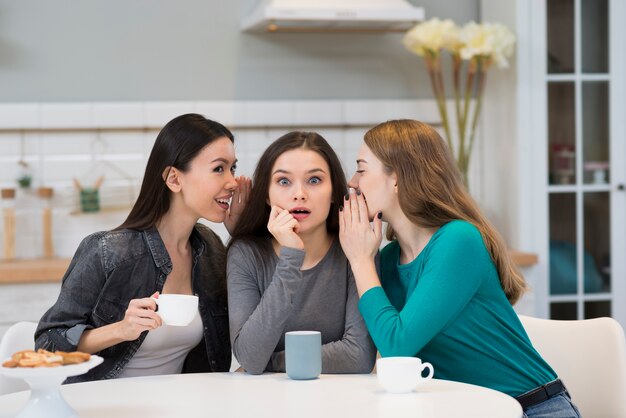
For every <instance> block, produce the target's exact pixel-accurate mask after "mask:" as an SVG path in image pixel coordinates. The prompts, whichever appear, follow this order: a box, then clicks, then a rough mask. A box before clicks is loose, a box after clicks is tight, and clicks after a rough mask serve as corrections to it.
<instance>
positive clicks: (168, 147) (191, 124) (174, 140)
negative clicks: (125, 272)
mask: <svg viewBox="0 0 626 418" xmlns="http://www.w3.org/2000/svg"><path fill="white" fill-rule="evenodd" d="M223 137H226V138H228V139H230V140H231V142H233V143H234V142H235V138H234V137H233V134H232V133H231V132H230V131H229V130H228V129H227V128H226V127H225V126H224V125H222V124H221V123H218V122H215V121H212V120H209V119H207V118H205V117H204V116H202V115H198V114H196V113H188V114H185V115H181V116H178V117H176V118H174V119H172V120H171V121H169V122H168V123H167V125H165V126H164V127H163V129H161V132H159V135H158V136H157V139H156V142H155V143H154V146H153V147H152V152H150V157H149V158H148V164H147V165H146V172H145V173H144V176H143V182H142V183H141V190H140V191H139V196H138V197H137V201H136V202H135V204H134V206H133V208H132V209H131V211H130V214H129V215H128V217H127V218H126V220H125V221H124V223H122V224H121V225H120V226H118V227H117V228H115V229H125V228H126V229H136V230H140V231H143V230H146V229H149V228H152V227H153V226H155V225H156V224H157V222H159V220H160V219H161V218H162V217H163V215H165V213H166V212H167V211H168V210H169V208H170V190H169V189H168V188H167V186H166V185H165V180H164V179H163V172H164V171H165V170H166V169H167V167H175V168H176V169H178V170H180V171H182V172H186V171H187V170H188V169H189V165H190V163H191V160H193V159H194V158H195V157H196V155H198V154H199V153H200V151H202V149H203V148H204V147H206V146H207V145H209V144H210V143H212V142H213V141H215V140H216V139H218V138H223Z"/></svg>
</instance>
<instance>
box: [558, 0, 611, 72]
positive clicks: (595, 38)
mask: <svg viewBox="0 0 626 418" xmlns="http://www.w3.org/2000/svg"><path fill="white" fill-rule="evenodd" d="M580 7H581V14H582V19H581V21H580V23H581V26H582V27H581V34H582V36H581V43H582V45H581V46H582V67H583V69H582V71H583V73H608V72H609V4H608V0H581V5H580ZM548 9H549V7H548Z"/></svg>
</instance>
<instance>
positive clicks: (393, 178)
mask: <svg viewBox="0 0 626 418" xmlns="http://www.w3.org/2000/svg"><path fill="white" fill-rule="evenodd" d="M389 177H390V179H391V182H392V183H393V192H394V193H395V194H398V176H396V173H395V172H394V173H391V175H390V176H389Z"/></svg>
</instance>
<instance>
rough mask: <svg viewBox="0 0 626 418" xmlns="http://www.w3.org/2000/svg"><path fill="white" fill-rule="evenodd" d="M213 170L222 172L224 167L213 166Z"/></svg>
mask: <svg viewBox="0 0 626 418" xmlns="http://www.w3.org/2000/svg"><path fill="white" fill-rule="evenodd" d="M213 171H214V172H216V173H223V172H224V167H223V166H221V165H219V166H217V167H215V168H214V169H213Z"/></svg>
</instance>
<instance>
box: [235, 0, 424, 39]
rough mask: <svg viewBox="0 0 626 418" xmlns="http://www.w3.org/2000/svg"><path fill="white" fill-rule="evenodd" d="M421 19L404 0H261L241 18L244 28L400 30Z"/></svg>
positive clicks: (421, 14)
mask: <svg viewBox="0 0 626 418" xmlns="http://www.w3.org/2000/svg"><path fill="white" fill-rule="evenodd" d="M422 20H424V9H423V8H421V7H415V6H412V5H411V4H409V3H407V1H406V0H261V1H260V3H259V5H258V6H257V7H256V9H255V10H254V11H253V12H252V13H251V14H250V15H248V16H246V17H245V18H244V19H243V21H242V25H241V26H242V29H243V30H246V31H264V32H353V31H357V32H360V31H367V32H402V31H406V30H408V29H410V28H411V27H412V26H413V25H415V24H416V23H417V22H419V21H422Z"/></svg>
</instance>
